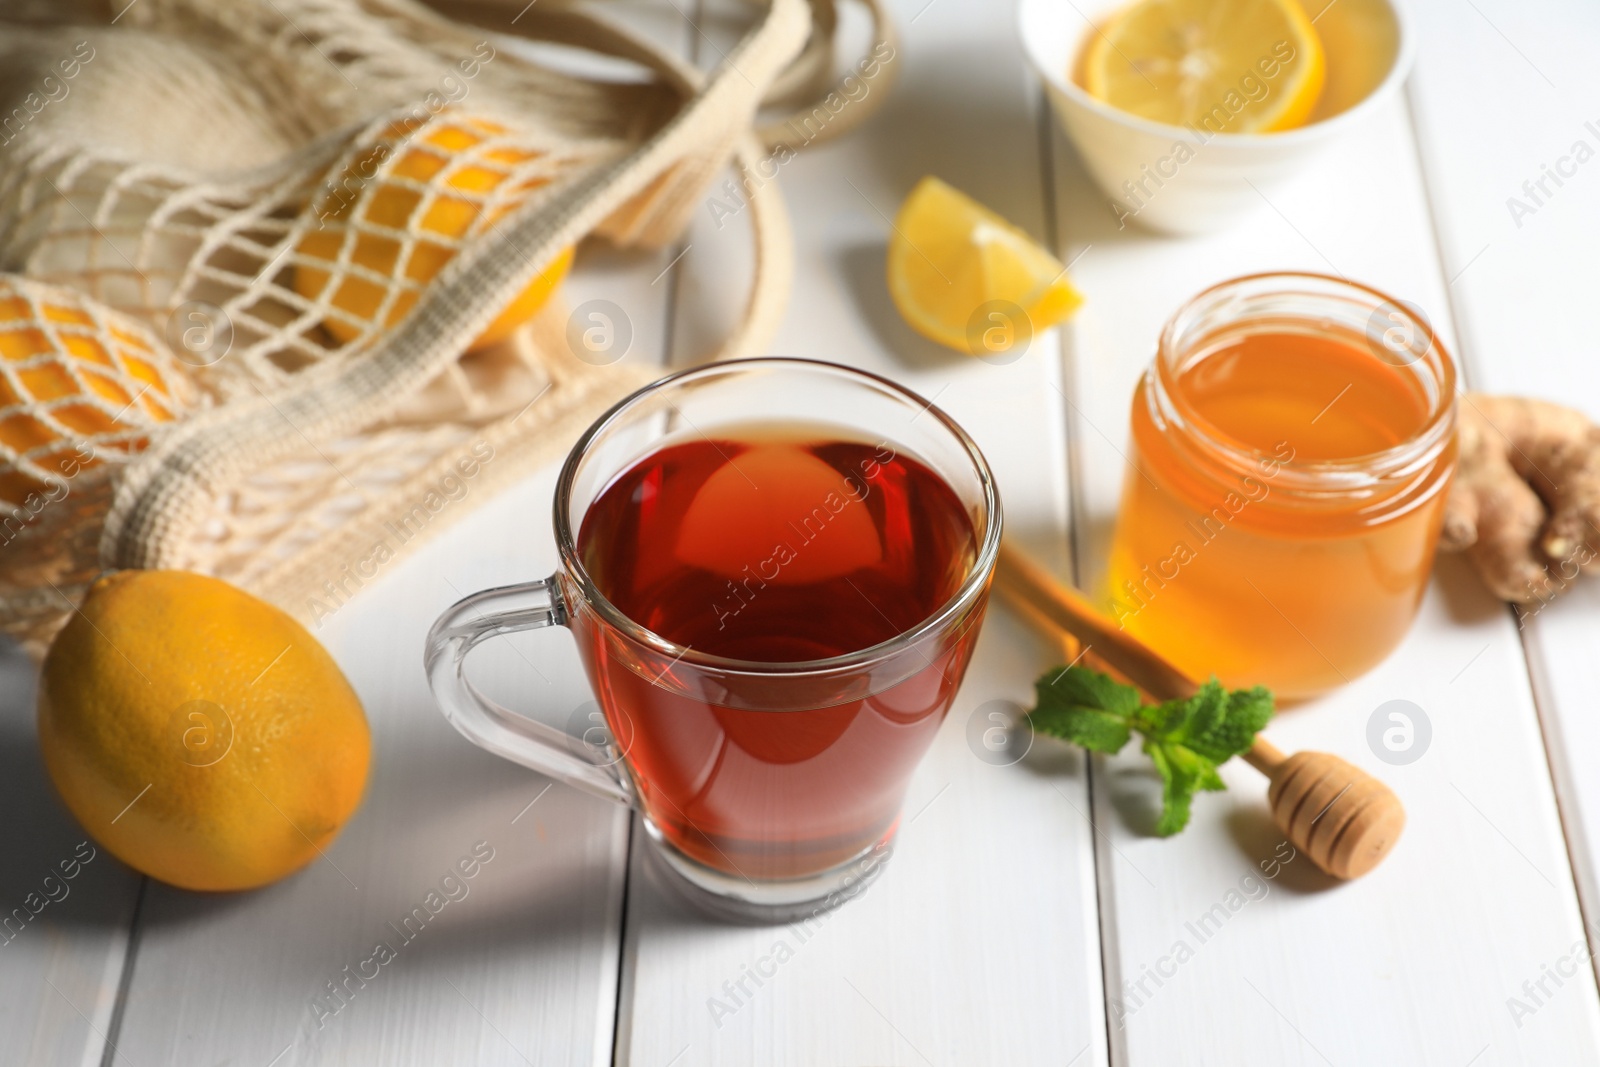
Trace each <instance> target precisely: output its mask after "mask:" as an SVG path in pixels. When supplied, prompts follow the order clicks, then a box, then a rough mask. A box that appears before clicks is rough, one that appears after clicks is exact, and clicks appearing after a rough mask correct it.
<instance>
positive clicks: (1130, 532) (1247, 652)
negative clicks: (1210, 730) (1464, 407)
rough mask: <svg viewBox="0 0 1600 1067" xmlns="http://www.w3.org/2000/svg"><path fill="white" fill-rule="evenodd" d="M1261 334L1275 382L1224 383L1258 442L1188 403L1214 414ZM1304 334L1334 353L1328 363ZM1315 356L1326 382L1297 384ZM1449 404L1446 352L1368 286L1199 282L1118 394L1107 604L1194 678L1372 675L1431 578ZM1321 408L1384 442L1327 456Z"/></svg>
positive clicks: (1319, 686)
mask: <svg viewBox="0 0 1600 1067" xmlns="http://www.w3.org/2000/svg"><path fill="white" fill-rule="evenodd" d="M1263 335H1269V336H1267V337H1266V339H1265V340H1263V342H1262V344H1263V349H1264V350H1265V351H1268V352H1269V353H1270V354H1271V357H1272V359H1273V360H1275V361H1276V363H1277V366H1276V367H1271V366H1269V371H1270V373H1271V374H1272V375H1274V377H1271V378H1270V379H1265V380H1263V379H1260V378H1258V380H1256V381H1255V382H1253V383H1252V382H1249V381H1240V382H1239V389H1240V393H1239V394H1238V395H1239V396H1240V397H1242V398H1249V402H1250V403H1251V404H1253V405H1255V406H1253V407H1251V408H1250V409H1249V410H1250V411H1251V417H1252V418H1260V419H1262V420H1263V421H1262V422H1260V423H1259V425H1263V426H1265V425H1268V424H1269V423H1268V422H1267V421H1265V420H1267V419H1268V418H1269V417H1270V420H1271V421H1270V425H1271V426H1272V428H1273V431H1274V433H1276V432H1277V431H1279V430H1281V431H1282V432H1283V439H1282V440H1280V441H1277V442H1276V443H1275V444H1273V445H1272V446H1271V447H1259V444H1260V443H1259V442H1258V443H1257V445H1250V444H1247V443H1245V442H1244V441H1242V440H1240V438H1239V437H1238V436H1236V435H1235V434H1234V433H1230V432H1229V431H1227V430H1224V429H1222V428H1221V427H1219V426H1218V425H1217V424H1216V422H1215V421H1213V420H1212V419H1211V418H1208V416H1207V414H1206V412H1207V411H1215V410H1218V409H1217V408H1216V407H1215V406H1214V405H1215V404H1216V403H1217V401H1218V398H1219V397H1220V396H1222V395H1223V394H1221V393H1220V392H1218V390H1219V389H1221V388H1223V387H1222V386H1219V385H1218V382H1220V381H1223V380H1224V377H1223V375H1224V373H1225V370H1226V367H1227V363H1226V361H1227V360H1229V359H1232V358H1234V356H1233V353H1236V352H1238V351H1239V348H1238V346H1239V345H1240V344H1241V342H1243V341H1245V340H1247V339H1249V338H1252V337H1258V336H1263ZM1318 345H1323V346H1337V351H1338V353H1342V355H1340V356H1339V360H1338V361H1337V362H1333V355H1331V354H1329V353H1330V349H1329V348H1316V347H1314V346H1318ZM1318 354H1321V355H1318ZM1324 356H1325V357H1326V358H1325V359H1324V358H1323V357H1324ZM1208 361H1209V362H1208ZM1314 362H1319V363H1320V366H1322V367H1327V366H1336V367H1337V368H1338V373H1337V376H1334V377H1328V374H1326V373H1323V378H1325V379H1326V380H1325V381H1324V380H1322V379H1321V378H1314V377H1313V376H1314V375H1316V374H1319V373H1322V372H1321V371H1319V370H1318V368H1317V367H1313V366H1312V364H1313V363H1314ZM1256 366H1261V365H1260V364H1256ZM1285 372H1287V374H1288V375H1290V377H1289V378H1288V379H1285V378H1284V377H1282V376H1281V375H1283V374H1284V373H1285ZM1329 373H1331V372H1329ZM1226 380H1227V381H1228V382H1230V383H1232V382H1233V381H1234V379H1231V378H1229V379H1226ZM1312 380H1316V381H1319V382H1320V384H1319V386H1318V388H1321V389H1322V390H1323V391H1322V392H1314V395H1312V396H1307V395H1301V391H1300V390H1298V389H1297V388H1296V386H1297V383H1304V382H1307V381H1312ZM1269 383H1270V384H1269ZM1341 386H1343V390H1344V391H1342V390H1341ZM1207 388H1209V389H1211V390H1212V391H1211V392H1210V393H1208V394H1207V396H1206V401H1207V403H1205V404H1203V403H1201V402H1200V397H1199V392H1200V391H1202V390H1205V389H1207ZM1227 388H1233V386H1232V384H1230V385H1228V386H1227ZM1252 388H1254V390H1255V391H1254V392H1252V391H1251V390H1252ZM1346 391H1348V395H1346ZM1306 392H1311V391H1310V389H1309V386H1308V387H1307V389H1306ZM1455 397H1456V370H1455V364H1454V363H1453V361H1452V360H1451V358H1450V354H1449V353H1448V352H1447V351H1446V350H1445V347H1444V345H1443V344H1442V343H1441V342H1440V340H1439V339H1438V337H1436V336H1435V334H1434V332H1433V330H1432V329H1431V328H1430V326H1429V324H1428V322H1427V321H1426V319H1425V318H1423V317H1422V315H1421V313H1420V311H1419V310H1418V309H1416V308H1415V307H1413V306H1410V305H1407V304H1404V303H1402V302H1400V301H1397V300H1395V299H1393V298H1392V297H1389V296H1386V295H1385V294H1384V293H1381V292H1379V291H1378V290H1376V289H1371V288H1369V287H1367V286H1364V285H1358V284H1355V283H1353V282H1350V281H1347V280H1345V279H1342V278H1334V277H1329V276H1326V275H1320V274H1309V273H1281V274H1256V275H1250V276H1248V277H1243V278H1236V279H1233V280H1232V281H1227V282H1223V283H1221V284H1220V285H1216V286H1213V287H1212V288H1210V289H1207V290H1206V291H1205V292H1203V293H1201V294H1199V295H1198V296H1196V297H1195V298H1194V299H1193V300H1191V301H1190V302H1189V303H1188V304H1186V305H1184V306H1183V307H1182V308H1180V309H1179V310H1178V311H1177V312H1176V313H1175V314H1174V315H1173V316H1172V318H1171V319H1170V320H1169V321H1168V322H1167V325H1166V327H1165V329H1164V330H1163V331H1162V333H1161V339H1160V342H1159V345H1158V347H1157V351H1156V356H1155V359H1154V361H1152V363H1151V365H1150V369H1149V370H1147V371H1146V372H1145V374H1144V377H1143V378H1142V379H1141V380H1140V382H1139V386H1138V389H1137V391H1136V392H1135V395H1134V399H1133V408H1132V428H1131V433H1130V448H1129V452H1128V456H1127V458H1128V470H1127V474H1126V477H1125V479H1124V485H1123V496H1122V504H1121V507H1120V510H1119V513H1118V516H1117V525H1116V531H1115V533H1114V535H1113V537H1112V546H1111V553H1110V555H1111V559H1110V567H1109V576H1108V586H1109V589H1108V594H1109V598H1110V610H1111V613H1112V615H1113V617H1114V618H1116V619H1117V621H1118V622H1119V624H1120V625H1121V626H1122V627H1123V628H1124V629H1126V630H1128V631H1129V632H1130V633H1132V634H1134V635H1135V636H1136V637H1139V638H1140V639H1142V640H1144V641H1145V642H1146V643H1147V644H1150V645H1151V646H1153V647H1154V648H1156V649H1158V650H1159V651H1161V652H1162V653H1163V654H1164V655H1166V656H1167V658H1169V659H1170V660H1172V662H1173V663H1174V664H1175V665H1177V666H1178V667H1180V668H1181V669H1183V670H1184V671H1185V672H1186V673H1188V674H1189V675H1190V676H1192V677H1196V678H1204V677H1207V676H1209V675H1211V674H1216V675H1217V676H1218V677H1219V678H1220V679H1221V680H1222V681H1223V682H1224V683H1226V684H1230V685H1256V684H1260V685H1265V686H1268V687H1270V688H1272V689H1273V690H1274V691H1275V692H1276V693H1277V695H1278V696H1279V697H1280V698H1286V699H1294V698H1300V697H1309V696H1313V695H1315V694H1317V693H1320V692H1323V691H1326V690H1328V689H1331V688H1333V687H1335V686H1338V685H1340V684H1343V683H1344V682H1347V681H1349V680H1350V679H1352V678H1354V677H1356V676H1357V675H1358V674H1361V673H1362V672H1364V671H1366V670H1368V669H1370V668H1371V667H1372V666H1374V665H1375V664H1377V663H1378V662H1379V661H1380V660H1382V659H1383V658H1384V657H1385V656H1387V655H1388V654H1389V653H1390V652H1391V651H1392V650H1393V649H1394V647H1395V646H1396V645H1397V644H1399V642H1400V640H1401V638H1402V637H1404V636H1405V633H1406V631H1407V629H1409V627H1410V625H1411V621H1412V619H1413V617H1414V616H1415V614H1416V610H1417V606H1418V604H1419V603H1420V602H1421V599H1422V594H1423V591H1424V589H1425V588H1426V586H1427V582H1428V576H1429V574H1430V573H1431V571H1432V566H1433V555H1434V546H1435V544H1436V542H1437V540H1438V535H1439V528H1440V525H1441V523H1442V521H1443V513H1444V503H1445V498H1446V495H1447V493H1448V489H1449V485H1450V481H1451V478H1452V477H1453V475H1454V472H1455V465H1456V434H1455V425H1456V423H1455ZM1363 398H1365V399H1363ZM1385 398H1389V399H1391V400H1393V403H1392V404H1389V405H1387V406H1386V405H1385V404H1383V403H1380V402H1379V401H1380V400H1383V399H1385ZM1324 399H1325V400H1326V401H1327V403H1326V405H1324V404H1323V401H1324ZM1244 402H1245V401H1244V400H1243V399H1241V400H1240V401H1239V403H1241V404H1242V403H1244ZM1207 404H1211V405H1213V406H1211V407H1207ZM1262 404H1279V405H1281V406H1280V407H1278V408H1276V409H1272V410H1269V409H1264V408H1262V407H1261V406H1260V405H1262ZM1335 405H1344V407H1342V408H1336V407H1335ZM1351 405H1356V407H1355V408H1354V409H1352V408H1351ZM1239 410H1244V409H1243V408H1239V409H1235V415H1234V419H1235V425H1236V426H1237V425H1238V424H1239V423H1238V421H1237V420H1238V419H1239V418H1240V416H1239V415H1238V414H1237V411H1239ZM1330 412H1332V413H1334V414H1335V415H1336V416H1338V417H1339V418H1340V419H1343V418H1344V417H1345V416H1347V415H1349V416H1353V417H1354V416H1359V419H1358V420H1357V423H1354V424H1353V425H1360V426H1364V427H1366V428H1367V429H1369V430H1371V431H1372V435H1373V437H1374V438H1375V439H1378V438H1381V439H1383V440H1386V441H1389V442H1391V443H1389V444H1388V445H1387V447H1378V448H1374V449H1372V450H1370V451H1365V452H1362V453H1360V454H1354V455H1347V454H1343V453H1338V452H1336V451H1332V450H1330V446H1329V445H1328V444H1327V442H1326V441H1325V440H1324V441H1320V442H1318V441H1317V440H1316V435H1317V433H1326V432H1328V431H1329V429H1330V427H1331V426H1333V425H1335V423H1334V422H1333V421H1332V420H1331V419H1330V417H1329V413H1330ZM1397 413H1398V414H1397ZM1301 414H1303V415H1304V418H1301V417H1300V416H1301ZM1319 420H1321V421H1320V422H1319ZM1391 424H1392V425H1391ZM1385 435H1387V436H1385ZM1363 439H1364V438H1363ZM1314 443H1315V444H1316V445H1318V447H1308V446H1309V445H1312V444H1314Z"/></svg>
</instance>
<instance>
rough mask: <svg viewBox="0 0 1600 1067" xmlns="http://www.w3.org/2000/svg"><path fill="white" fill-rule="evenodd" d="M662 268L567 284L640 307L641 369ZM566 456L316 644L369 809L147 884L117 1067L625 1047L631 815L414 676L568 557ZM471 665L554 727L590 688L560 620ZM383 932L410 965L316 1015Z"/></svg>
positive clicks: (351, 608)
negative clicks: (458, 617) (355, 718)
mask: <svg viewBox="0 0 1600 1067" xmlns="http://www.w3.org/2000/svg"><path fill="white" fill-rule="evenodd" d="M665 263H666V258H665V257H663V256H659V255H652V256H638V255H625V254H620V253H615V252H607V251H606V250H604V249H600V248H595V249H586V250H585V251H584V253H583V254H582V255H581V256H580V261H579V267H578V270H577V272H576V273H575V274H574V276H573V278H572V279H571V281H570V282H569V283H568V285H567V287H566V295H567V299H568V301H569V303H570V304H572V305H573V306H577V305H579V304H581V303H582V302H583V301H585V300H589V299H595V298H605V299H610V300H613V301H617V302H620V303H623V304H625V305H626V306H627V307H629V309H630V319H631V323H632V328H633V331H634V340H633V346H632V349H631V351H630V354H629V355H628V356H627V357H625V358H626V360H627V362H630V363H637V362H641V361H642V362H645V363H651V362H654V361H655V360H657V359H659V353H660V352H661V350H662V346H663V344H664V339H665V335H664V332H663V330H664V315H665V310H666V294H665V292H664V290H663V289H661V288H660V287H655V288H652V287H651V284H650V280H651V279H652V278H653V277H655V275H656V274H657V273H658V272H659V271H660V269H661V268H662V267H663V266H664V265H665ZM557 466H558V464H556V463H552V464H549V465H547V466H546V467H545V468H543V469H542V470H541V471H540V472H539V473H538V474H537V475H535V476H533V477H530V478H529V479H527V480H526V481H525V482H523V483H522V484H521V485H519V486H518V487H517V488H515V489H513V490H511V491H509V492H506V493H504V494H502V495H501V496H499V497H497V498H495V499H493V500H491V501H487V502H483V503H480V505H479V509H478V510H476V511H474V512H473V513H472V514H471V515H470V516H468V517H466V518H465V519H464V520H462V521H461V523H460V524H459V525H457V526H455V527H453V528H451V529H450V530H448V531H446V532H445V533H444V534H442V535H441V536H440V537H439V538H438V539H437V540H436V541H434V542H432V543H431V544H429V545H427V546H426V547H424V548H423V549H421V550H420V551H419V552H418V553H417V554H416V555H415V556H413V557H409V558H406V559H404V560H403V561H400V562H398V563H396V564H395V565H393V568H392V570H390V571H388V572H386V573H382V574H380V576H379V578H378V579H377V580H376V581H375V582H373V583H371V584H369V585H368V586H366V587H364V588H363V589H362V591H361V592H360V594H359V595H358V596H356V597H355V598H354V599H352V600H351V601H350V602H349V603H348V604H346V605H345V606H343V607H341V608H339V610H338V611H337V612H336V613H335V614H334V615H333V616H332V617H330V618H327V619H325V620H324V621H323V624H322V625H321V626H320V627H319V628H318V630H317V636H318V637H319V639H321V640H323V641H324V643H325V644H326V645H327V647H328V649H329V650H330V651H331V652H332V653H333V654H334V656H335V658H336V659H338V661H339V663H340V665H341V667H342V668H343V669H344V670H345V672H346V674H347V676H348V677H349V678H350V680H351V683H352V684H353V685H354V686H355V687H356V689H357V691H358V692H359V693H360V695H361V698H362V701H363V703H364V704H365V706H366V710H367V715H368V718H369V721H370V722H371V724H372V732H373V770H372V777H371V780H370V781H369V784H368V787H367V795H366V798H365V800H364V801H363V804H362V807H361V809H360V811H359V812H358V813H357V815H356V817H355V818H354V819H353V820H352V821H351V823H350V824H349V825H348V826H347V827H346V828H345V830H344V832H343V833H342V834H341V835H340V836H339V838H338V839H337V840H336V842H335V844H334V846H333V847H332V848H331V849H329V850H328V857H327V859H326V860H325V861H319V862H318V863H316V864H314V865H313V866H311V867H309V868H307V869H306V870H305V871H304V872H303V873H301V874H299V875H296V876H295V877H292V878H290V879H287V880H286V881H284V882H281V883H279V884H277V885H274V886H271V887H269V888H266V889H263V890H260V891H258V892H254V893H248V894H240V895H236V896H223V897H201V896H196V895H194V894H190V893H185V892H181V891H178V890H174V889H170V888H168V887H165V886H162V885H159V884H157V883H154V882H152V883H150V885H149V888H148V894H147V898H146V900H145V904H144V908H143V912H142V914H141V917H140V921H139V937H138V944H139V950H138V955H137V960H136V963H135V966H134V968H133V971H132V981H131V984H130V989H129V992H128V995H127V999H126V1004H125V1006H124V1011H123V1018H122V1023H121V1029H120V1033H118V1034H117V1035H115V1038H114V1040H115V1041H116V1044H117V1049H118V1052H119V1055H118V1056H117V1057H116V1058H115V1062H116V1063H118V1064H129V1065H133V1067H139V1065H142V1064H152V1063H201V1062H204V1063H212V1062H219V1061H221V1062H237V1063H257V1064H266V1063H268V1062H276V1063H277V1064H278V1065H279V1067H287V1065H291V1064H344V1063H385V1064H403V1063H415V1064H429V1065H431V1064H439V1063H451V1062H473V1063H478V1064H525V1063H530V1062H531V1063H562V1064H596V1065H599V1064H606V1063H609V1062H610V1061H611V1045H612V1035H613V1019H614V1015H615V1005H616V987H617V962H618V956H619V948H620V944H619V942H620V931H621V909H622V889H623V884H624V877H625V871H626V856H625V850H626V842H627V818H626V815H625V814H624V813H621V812H619V811H617V810H616V809H614V808H613V807H611V806H609V805H607V804H605V803H604V802H602V801H598V800H595V799H592V798H589V797H587V796H584V795H582V794H580V793H578V792H576V791H574V790H571V789H568V788H566V787H564V786H560V785H552V783H551V782H550V781H549V780H548V779H546V778H544V777H542V776H540V775H537V774H534V773H533V772H531V771H527V770H524V769H522V768H520V767H516V766H514V765H512V764H510V763H507V762H505V761H503V760H500V759H498V758H496V757H494V756H492V755H490V754H488V753H485V752H482V751H480V750H478V749H476V748H474V747H473V746H472V745H471V744H470V743H469V742H467V741H466V740H465V739H464V738H462V737H461V736H460V735H459V734H457V733H456V732H455V731H454V730H453V729H452V728H451V727H450V726H449V724H448V723H446V722H445V720H444V718H443V717H442V716H441V715H440V714H439V712H438V710H437V709H436V708H435V706H434V704H433V700H432V697H431V696H430V695H429V692H428V688H427V684H426V681H425V679H424V677H423V673H422V666H421V656H422V641H423V636H424V635H425V634H426V632H427V630H428V627H429V626H430V625H431V623H432V621H433V619H434V618H435V617H436V616H437V615H438V613H439V612H440V611H442V610H443V609H444V608H445V607H446V606H448V605H449V604H450V603H451V602H453V601H454V600H456V599H458V598H459V597H461V596H463V595H465V594H467V593H470V592H473V591H475V590H478V589H483V588H488V587H490V586H494V585H502V584H506V583H509V582H514V581H526V580H528V579H530V578H536V577H544V576H546V575H547V574H549V573H550V572H551V571H552V570H554V569H555V566H556V561H557V557H556V550H555V543H554V538H553V535H552V532H551V526H550V513H551V499H552V495H553V493H554V487H555V477H556V468H557ZM473 676H474V678H475V679H477V680H479V681H480V684H481V685H482V686H483V688H484V689H485V690H486V691H488V692H489V693H491V694H493V695H494V696H495V697H496V698H497V699H499V700H500V701H501V702H503V703H505V704H508V705H510V706H512V707H515V708H518V709H519V710H525V711H527V712H528V713H529V714H533V715H536V716H538V717H541V718H543V719H545V720H546V721H548V722H550V723H551V724H553V725H557V726H565V725H566V723H567V720H568V718H569V716H570V714H571V713H572V712H573V711H574V709H576V708H578V707H579V706H580V705H582V704H584V703H585V702H587V701H588V700H590V699H592V697H591V694H590V692H589V689H588V685H587V682H586V681H585V680H584V675H583V671H582V668H581V665H580V664H579V661H578V657H577V652H576V648H575V646H574V644H573V641H572V638H571V637H570V636H569V635H568V634H566V633H564V632H559V631H554V632H545V633H535V634H523V635H519V636H517V637H514V638H506V639H502V640H501V641H497V642H493V643H491V644H490V645H488V646H486V647H485V648H484V649H483V650H482V651H481V652H480V653H478V654H477V655H475V656H474V661H473ZM547 787H548V792H546V789H547ZM530 804H532V805H533V806H532V807H529V805H530ZM479 842H487V843H488V847H490V848H492V849H493V850H494V858H493V859H492V860H491V861H490V862H488V863H486V864H484V865H483V868H482V870H481V872H480V873H479V874H478V876H477V877H476V879H475V880H474V881H473V882H470V883H468V893H467V895H466V896H465V897H463V898H461V899H459V900H455V901H452V902H451V903H449V904H448V905H447V906H446V908H445V910H443V911H442V912H440V913H439V915H438V917H437V918H436V919H434V920H433V921H432V923H430V925H429V926H428V927H427V928H426V929H425V930H424V931H423V933H422V934H421V935H419V936H418V937H416V939H415V940H414V941H411V942H410V943H402V941H401V939H400V937H399V936H398V935H397V934H396V933H395V932H394V931H393V930H391V929H390V928H389V926H388V924H390V923H394V924H396V925H399V923H400V921H401V918H402V917H403V916H405V915H406V914H407V913H408V912H410V911H411V909H412V908H413V907H414V906H416V905H417V904H419V903H420V902H421V901H422V898H423V897H424V896H425V895H426V894H427V893H428V891H429V890H430V889H433V888H435V887H436V886H437V885H438V882H439V879H440V878H441V876H442V875H444V874H445V873H446V871H447V870H448V869H449V868H450V867H451V866H452V865H453V864H455V863H456V862H457V861H458V860H459V859H461V858H462V857H463V856H465V855H467V854H468V853H469V852H471V851H472V850H473V849H474V847H475V845H477V844H478V843H479ZM480 847H481V846H480ZM380 940H381V941H383V942H385V943H387V944H389V945H390V946H391V948H393V949H394V950H395V951H396V953H397V956H398V958H396V959H395V960H393V961H392V962H390V963H387V964H385V965H383V966H382V967H381V968H380V969H379V974H378V977H377V978H374V979H372V980H371V981H370V982H368V983H366V984H365V985H360V984H359V983H352V984H351V985H350V986H348V987H347V988H348V989H350V990H351V991H352V995H351V996H349V997H348V1003H346V1004H343V1006H341V1007H339V1010H337V1011H335V1012H332V1013H331V1014H330V1013H329V1011H328V1010H326V1009H327V1008H328V1007H329V1006H331V1005H338V1004H339V1002H338V1001H332V1000H324V1002H323V1003H324V1008H323V1009H318V1008H317V1007H316V1006H314V1003H313V999H314V998H316V997H317V996H318V995H319V994H325V993H326V992H327V986H326V983H328V982H330V981H332V982H334V983H335V984H341V985H342V984H343V983H344V981H345V973H344V968H345V967H346V966H347V965H348V966H350V967H351V968H352V969H355V968H357V966H358V965H360V964H361V963H362V961H363V960H366V959H367V958H368V957H370V956H372V955H373V950H374V946H375V945H376V943H377V942H379V941H380ZM366 969H367V970H368V971H369V973H370V971H371V967H370V966H368V967H367V968H366ZM277 1056H281V1057H282V1058H281V1059H278V1060H276V1061H274V1057H277Z"/></svg>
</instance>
